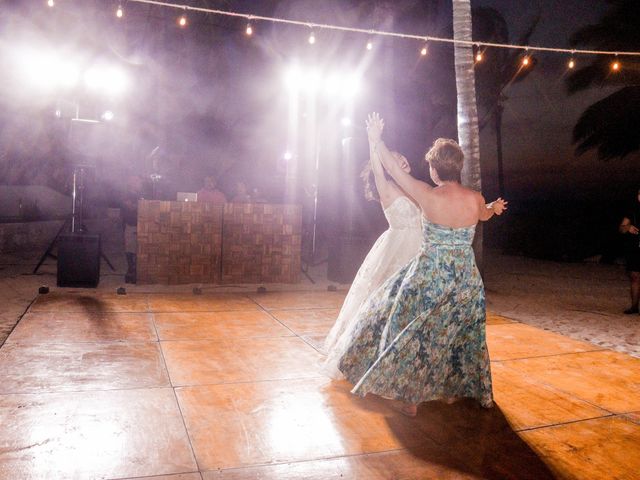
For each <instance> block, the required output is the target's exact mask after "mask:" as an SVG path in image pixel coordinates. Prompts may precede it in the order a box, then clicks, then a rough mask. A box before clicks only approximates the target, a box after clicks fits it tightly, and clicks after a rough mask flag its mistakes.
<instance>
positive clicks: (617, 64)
mask: <svg viewBox="0 0 640 480" xmlns="http://www.w3.org/2000/svg"><path fill="white" fill-rule="evenodd" d="M611 70H613V71H614V72H617V71H618V70H620V62H618V61H617V60H614V62H613V63H612V64H611Z"/></svg>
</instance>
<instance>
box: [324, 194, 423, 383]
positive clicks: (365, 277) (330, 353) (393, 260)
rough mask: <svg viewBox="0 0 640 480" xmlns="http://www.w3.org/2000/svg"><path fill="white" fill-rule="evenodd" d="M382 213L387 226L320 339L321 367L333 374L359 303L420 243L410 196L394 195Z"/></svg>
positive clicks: (419, 223) (418, 222) (412, 254)
mask: <svg viewBox="0 0 640 480" xmlns="http://www.w3.org/2000/svg"><path fill="white" fill-rule="evenodd" d="M384 215H385V217H386V219H387V221H388V222H389V228H388V229H387V230H386V231H385V232H384V233H382V235H380V237H379V238H378V240H376V243H375V244H374V245H373V247H371V250H370V251H369V253H368V254H367V256H366V258H365V259H364V262H362V265H361V266H360V269H359V270H358V273H357V274H356V277H355V278H354V280H353V283H352V284H351V288H350V289H349V293H347V296H346V298H345V299H344V303H343V304H342V309H341V310H340V314H339V315H338V318H337V320H336V323H335V324H334V326H333V327H332V328H331V331H330V332H329V335H328V336H327V338H326V340H325V343H324V348H325V352H326V353H327V359H326V360H325V362H324V370H325V371H326V373H328V374H329V375H330V376H332V377H334V378H342V374H341V373H340V371H339V370H338V368H337V364H338V361H339V360H340V358H341V357H342V354H343V353H344V351H345V349H346V348H347V347H348V346H349V344H350V340H351V333H352V328H353V326H354V320H355V318H356V313H357V312H358V309H359V308H360V305H361V304H362V303H363V302H364V301H365V300H366V299H367V298H368V297H369V295H371V294H372V293H373V292H374V291H375V290H376V289H377V288H378V287H379V286H380V285H382V284H383V283H384V281H385V280H386V279H387V278H389V277H390V276H391V275H393V274H394V273H395V272H397V271H398V270H400V269H401V268H402V267H404V266H405V265H406V264H407V263H409V261H410V260H411V259H413V257H415V256H416V255H417V254H418V251H419V250H420V246H421V245H422V212H421V211H420V208H419V207H418V206H416V205H415V204H414V203H413V202H412V201H411V200H409V199H408V198H407V197H405V196H401V197H398V198H396V199H395V200H394V201H393V202H391V205H389V206H388V207H387V208H386V209H385V210H384Z"/></svg>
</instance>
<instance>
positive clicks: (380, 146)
mask: <svg viewBox="0 0 640 480" xmlns="http://www.w3.org/2000/svg"><path fill="white" fill-rule="evenodd" d="M383 128H384V121H383V120H382V119H381V118H380V116H379V115H378V114H377V113H373V114H371V115H369V118H368V119H367V134H368V136H369V148H370V149H372V150H373V153H374V154H377V155H378V158H379V159H380V162H381V163H382V166H383V167H384V169H385V170H386V171H387V172H389V175H391V177H392V178H393V179H394V180H395V181H396V183H397V184H398V185H399V186H400V188H402V189H403V190H404V191H405V192H406V193H407V194H408V195H410V196H411V197H413V198H415V199H417V198H418V197H419V196H421V194H423V193H424V192H425V191H428V190H431V189H432V187H431V186H430V185H429V184H427V183H425V182H421V181H420V180H416V179H415V178H413V177H412V176H411V175H410V174H409V173H407V172H405V171H404V170H402V168H400V165H398V163H397V162H396V161H395V160H394V158H393V155H392V154H391V152H390V151H389V149H388V148H387V146H386V145H385V144H384V142H383V141H382V130H383Z"/></svg>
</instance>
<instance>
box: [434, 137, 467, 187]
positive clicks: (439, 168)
mask: <svg viewBox="0 0 640 480" xmlns="http://www.w3.org/2000/svg"><path fill="white" fill-rule="evenodd" d="M425 160H426V161H427V162H429V164H430V165H431V166H432V167H433V168H434V169H435V171H436V172H438V177H440V180H443V181H445V182H447V181H456V182H459V181H460V172H462V166H463V165H464V153H462V149H461V148H460V145H458V144H457V143H456V142H455V141H454V140H451V139H449V138H439V139H437V140H436V141H435V142H433V146H432V147H431V148H430V149H429V151H428V152H427V154H426V155H425Z"/></svg>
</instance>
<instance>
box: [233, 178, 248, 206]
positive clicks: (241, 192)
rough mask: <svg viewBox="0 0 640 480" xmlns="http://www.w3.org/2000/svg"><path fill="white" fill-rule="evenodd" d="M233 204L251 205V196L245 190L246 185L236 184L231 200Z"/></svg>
mask: <svg viewBox="0 0 640 480" xmlns="http://www.w3.org/2000/svg"><path fill="white" fill-rule="evenodd" d="M231 201H232V202H233V203H251V202H252V200H251V195H249V192H248V190H247V185H246V184H245V183H244V182H236V191H235V194H234V196H233V198H232V199H231Z"/></svg>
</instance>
